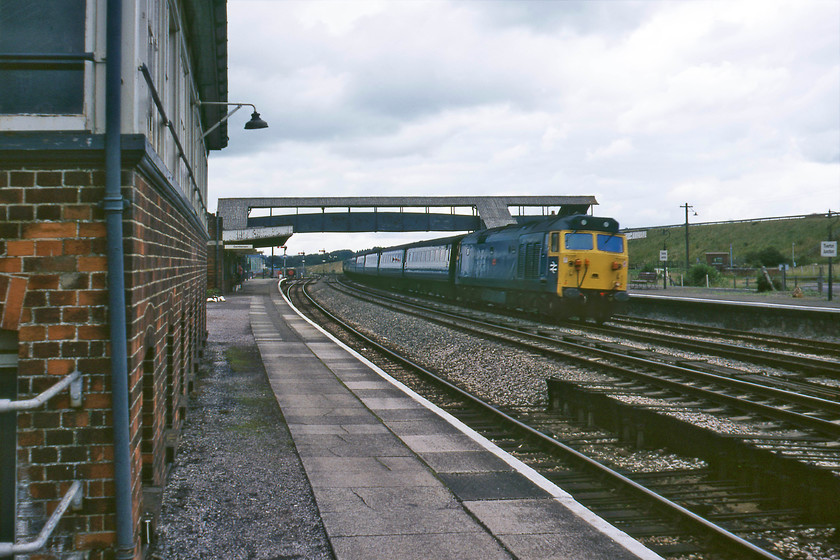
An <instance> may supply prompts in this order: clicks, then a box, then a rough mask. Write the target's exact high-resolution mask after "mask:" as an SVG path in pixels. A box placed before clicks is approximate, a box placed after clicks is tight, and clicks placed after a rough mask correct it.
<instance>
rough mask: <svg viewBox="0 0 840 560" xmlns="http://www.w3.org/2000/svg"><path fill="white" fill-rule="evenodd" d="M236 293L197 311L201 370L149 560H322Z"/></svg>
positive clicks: (309, 506) (328, 552)
mask: <svg viewBox="0 0 840 560" xmlns="http://www.w3.org/2000/svg"><path fill="white" fill-rule="evenodd" d="M266 289H267V288H266V284H264V283H263V284H262V285H259V284H258V283H252V284H246V285H245V289H244V290H243V291H242V292H239V293H238V294H236V295H234V296H231V297H229V298H228V299H227V301H226V302H219V303H208V304H207V326H208V330H209V339H208V345H207V348H206V353H205V356H206V357H205V363H204V364H203V367H202V370H201V372H200V373H199V375H198V377H197V379H196V383H195V393H194V394H193V395H192V396H191V398H190V405H189V410H188V413H187V418H186V422H185V425H184V427H183V432H182V438H181V444H180V445H179V447H178V452H177V455H176V459H175V463H174V465H173V467H172V470H171V472H170V476H169V481H168V483H167V485H166V487H165V489H164V493H163V509H162V512H161V518H160V522H159V526H158V530H157V542H156V543H155V544H154V545H153V548H152V550H151V552H152V556H151V557H152V558H160V559H166V560H176V559H212V558H218V559H224V560H238V559H261V560H280V559H284V560H287V559H288V560H291V559H304V558H305V559H315V560H320V559H324V560H326V559H331V558H334V556H333V553H332V549H331V547H330V544H329V542H328V541H327V538H326V534H325V532H324V528H323V525H322V524H321V518H320V515H319V513H318V509H317V507H316V505H315V501H314V499H313V497H312V491H311V488H310V486H309V481H308V479H307V478H306V474H305V473H304V470H303V467H302V465H301V463H300V458H299V457H298V455H297V452H296V450H295V447H294V443H293V442H292V439H291V437H290V435H289V432H288V429H287V427H286V423H285V421H284V419H283V415H282V413H281V412H280V408H279V407H278V405H277V401H276V400H275V399H274V395H273V393H272V392H271V388H270V387H269V385H268V381H267V379H266V375H265V371H264V369H263V365H262V362H261V360H260V355H259V352H258V350H257V347H256V344H255V343H254V338H253V335H252V334H251V327H250V322H249V318H248V314H249V308H250V298H251V295H252V294H256V293H258V292H259V293H262V292H263V290H266Z"/></svg>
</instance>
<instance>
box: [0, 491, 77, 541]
mask: <svg viewBox="0 0 840 560" xmlns="http://www.w3.org/2000/svg"><path fill="white" fill-rule="evenodd" d="M81 500H82V483H81V482H79V481H78V480H76V481H74V482H73V484H71V485H70V490H68V491H67V493H66V494H65V495H64V498H62V499H61V503H59V504H58V507H57V508H56V510H55V511H54V512H53V514H52V515H51V516H50V518H49V519H48V520H47V523H46V524H45V525H44V527H43V528H42V529H41V532H40V533H38V538H37V539H35V540H34V541H31V542H27V543H12V542H0V556H12V555H14V554H26V553H28V552H35V551H36V550H41V549H42V548H44V546H45V545H46V544H47V539H49V538H50V536H51V535H52V533H53V531H54V530H55V528H56V526H58V522H59V521H61V518H62V516H63V515H64V512H66V511H67V508H69V507H70V505H71V503H72V504H73V507H74V509H75V508H79V507H81V505H82V504H81Z"/></svg>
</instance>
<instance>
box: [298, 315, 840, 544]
mask: <svg viewBox="0 0 840 560" xmlns="http://www.w3.org/2000/svg"><path fill="white" fill-rule="evenodd" d="M404 304H405V302H401V303H400V307H403V308H404V307H405V305H404ZM306 305H307V306H309V307H311V305H312V304H309V303H307V304H306ZM400 311H401V312H405V309H401V310H400ZM313 313H315V314H322V311H313ZM330 320H331V321H332V320H334V319H330ZM435 320H436V321H440V320H441V319H440V318H437V319H435ZM463 320H464V319H463V318H459V319H458V320H457V321H455V322H454V323H452V324H450V327H452V328H455V327H457V328H464V327H463V325H462V326H460V327H458V326H457V325H456V324H455V323H457V322H459V321H463ZM505 328H509V327H505ZM354 336H358V335H354ZM481 336H486V334H482V335H481ZM537 336H541V335H537ZM508 343H511V342H510V341H508ZM363 344H364V346H365V347H373V346H374V344H375V341H373V340H371V339H370V338H369V337H368V338H367V339H366V340H365V342H364V343H363ZM388 352H389V353H390V352H391V351H388ZM392 358H393V356H392ZM412 367H415V366H412ZM397 376H398V377H404V375H397ZM404 382H405V380H404ZM414 383H417V382H414ZM422 383H424V384H425V383H427V382H425V381H424V382H422ZM436 383H440V382H436ZM444 384H445V385H447V386H448V388H447V391H448V393H447V395H446V396H444V397H440V398H439V399H438V400H440V401H441V406H443V407H444V408H446V409H448V410H450V412H453V414H455V415H456V416H459V417H461V418H462V419H463V420H464V421H465V422H467V423H468V424H469V425H471V426H472V427H474V428H476V429H478V430H479V431H481V432H483V433H485V434H487V435H488V436H490V437H491V439H494V441H496V442H497V443H499V444H500V445H501V446H502V447H504V448H506V449H508V450H509V451H510V452H512V453H513V454H515V455H517V456H519V457H520V458H521V459H523V460H524V461H526V462H527V463H529V464H532V466H534V467H535V468H537V470H540V471H541V472H543V473H544V474H546V476H547V477H548V478H549V479H552V480H554V481H555V482H556V483H557V484H558V485H560V486H561V487H563V488H564V489H566V490H569V491H571V492H572V493H573V494H574V495H576V497H577V498H578V499H579V500H580V501H582V502H583V503H585V504H586V505H587V506H588V507H590V508H591V509H593V510H595V511H596V512H598V513H599V514H601V515H602V516H603V517H605V518H607V519H608V520H609V521H611V522H612V523H614V524H615V525H617V526H619V527H620V528H622V529H624V530H625V531H626V532H628V533H629V534H631V535H634V536H636V537H637V538H639V539H640V540H642V541H643V542H645V543H646V544H649V546H651V547H652V548H654V549H656V550H657V551H658V552H660V553H661V554H663V555H665V556H668V557H672V558H683V557H686V556H685V555H687V554H698V553H700V554H701V556H700V557H703V558H747V557H756V558H774V557H775V556H773V554H770V553H768V552H766V551H764V550H762V549H761V547H759V546H756V545H754V544H752V543H750V542H749V540H746V539H744V538H742V537H737V536H736V535H735V534H734V533H738V534H741V535H746V536H747V537H748V538H750V539H752V540H756V541H758V542H761V541H762V539H764V540H767V542H772V541H774V539H775V540H779V539H780V538H781V537H778V538H777V537H773V536H768V534H767V529H768V528H769V527H772V528H774V529H772V530H773V531H775V532H777V533H778V532H783V531H785V530H793V531H801V530H803V528H804V527H808V528H810V529H812V530H816V531H820V530H825V529H826V526H825V525H820V524H816V523H814V522H812V521H811V522H809V521H807V518H808V514H807V512H804V511H801V510H797V509H796V508H791V507H786V506H780V505H778V504H779V503H780V502H779V500H778V499H776V498H772V497H770V494H769V493H765V492H756V491H755V489H754V488H753V487H751V486H750V485H749V484H746V485H745V484H742V483H739V482H738V481H736V480H734V479H731V478H727V477H721V476H720V473H719V472H716V469H714V468H710V467H708V466H697V465H696V464H695V465H692V466H691V468H686V469H684V470H674V469H670V470H667V471H666V472H645V473H640V474H637V475H634V476H633V479H632V480H631V479H630V478H628V477H627V476H624V475H623V474H621V473H617V472H615V473H614V474H618V475H619V476H618V477H617V479H618V480H621V479H622V478H623V479H626V480H625V481H623V482H621V483H616V482H612V483H610V485H608V486H606V487H605V486H604V485H603V483H602V482H601V480H602V479H603V478H604V477H608V478H612V477H613V473H611V474H609V475H608V474H605V473H607V472H609V471H615V469H609V468H602V467H603V466H599V467H593V466H592V464H593V463H597V461H594V460H592V459H591V458H590V457H588V456H586V454H584V453H583V452H582V451H580V450H581V449H583V450H590V451H592V450H595V451H594V453H595V455H598V454H604V453H605V451H604V449H605V448H609V447H613V446H617V447H618V448H620V449H622V451H619V452H618V453H619V454H621V453H627V452H628V451H627V450H626V447H622V446H623V445H624V443H623V442H622V441H621V438H620V437H617V436H615V435H614V434H610V433H609V432H604V431H603V430H600V429H598V428H597V427H596V426H595V425H594V424H590V425H586V424H587V422H584V425H583V426H581V425H580V424H579V423H572V424H569V421H568V420H565V419H562V418H561V417H560V416H559V415H558V414H557V413H556V412H552V411H546V410H545V409H544V408H541V407H518V408H515V409H510V408H509V409H507V410H502V411H500V412H501V414H502V415H503V417H507V418H506V419H505V420H504V422H505V423H506V425H505V426H504V427H500V426H499V424H498V422H499V421H498V420H495V419H494V420H488V414H490V412H488V410H491V409H493V408H494V407H489V408H488V406H489V405H487V404H486V403H481V404H476V402H475V398H474V397H467V396H463V395H461V394H460V393H461V392H462V391H460V389H457V388H453V387H450V386H449V385H451V384H449V383H448V382H444ZM456 389H457V392H458V393H459V396H458V397H457V399H467V401H468V404H463V403H462V402H461V401H460V400H457V401H456V400H455V399H454V398H453V397H452V394H451V391H453V390H456ZM420 392H421V393H422V394H424V396H427V397H428V389H427V388H423V390H421V391H420ZM476 407H478V411H477V409H476ZM492 414H493V415H494V416H495V415H498V414H499V412H498V411H494V412H492ZM561 440H562V441H564V442H565V443H564V444H560V445H558V444H559V443H560V441H561ZM547 446H548V447H551V448H555V449H563V453H564V454H569V455H570V456H571V457H573V458H571V459H570V458H568V457H566V458H564V459H562V460H561V459H559V458H558V456H557V455H556V453H558V451H551V452H549V453H547V452H546V451H545V448H546V447H547ZM565 448H568V449H565ZM569 462H571V464H573V465H577V464H578V463H583V464H584V465H587V467H586V468H587V469H589V468H597V469H598V474H591V473H589V474H582V473H581V472H580V467H579V466H574V467H572V466H569V464H570V463H569ZM604 469H605V470H604ZM593 477H594V478H593ZM616 485H617V486H616ZM652 488H655V490H651V489H652ZM619 495H620V496H622V497H621V498H620V499H619V498H618V497H617V496H619ZM654 495H655V496H659V497H660V498H661V497H662V496H670V497H669V498H663V499H662V500H659V498H653V497H652V496H654ZM651 500H652V501H651ZM619 503H620V504H622V505H620V506H618V505H617V504H619ZM679 504H683V505H679ZM674 506H677V507H676V508H674ZM663 509H666V510H669V511H670V512H671V513H669V514H667V515H665V516H664V517H663V515H662V513H661V511H662V510H663ZM673 511H680V512H681V513H680V517H681V519H680V521H679V522H677V524H676V525H675V524H674V521H673V519H674V517H673V516H675V515H676V514H675V513H673ZM698 511H699V512H705V513H706V514H707V516H706V517H708V518H706V517H703V516H702V515H700V514H698V513H697V512H698ZM695 518H696V519H695ZM710 519H715V521H714V522H713V521H710ZM721 521H723V524H725V525H726V526H727V527H730V528H731V529H732V530H733V531H734V532H733V533H731V532H730V530H729V529H723V528H721V527H720V525H718V524H717V523H719V522H721ZM685 523H688V524H689V525H691V526H693V529H692V531H691V535H690V536H687V534H686V533H685V531H684V530H683V529H682V528H681V527H682V526H683V524H685ZM706 524H708V526H706ZM730 535H731V537H730ZM709 542H714V543H717V544H714V545H709ZM721 543H726V544H721ZM732 547H736V549H737V551H736V552H734V553H733V552H731V551H732V550H733V548H732ZM727 550H728V551H729V552H725V551H727ZM692 557H697V556H692Z"/></svg>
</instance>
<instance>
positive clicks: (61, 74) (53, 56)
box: [0, 0, 93, 115]
mask: <svg viewBox="0 0 840 560" xmlns="http://www.w3.org/2000/svg"><path fill="white" fill-rule="evenodd" d="M85 16H86V14H85V0H0V114H5V115H9V114H46V115H72V114H81V113H82V112H83V110H84V73H85V68H84V64H85V62H84V61H85V60H92V59H93V57H92V55H91V54H90V53H85V52H84V51H85Z"/></svg>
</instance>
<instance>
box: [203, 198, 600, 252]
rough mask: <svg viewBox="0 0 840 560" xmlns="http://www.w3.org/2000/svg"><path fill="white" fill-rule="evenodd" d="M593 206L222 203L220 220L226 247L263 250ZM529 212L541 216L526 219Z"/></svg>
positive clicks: (471, 227) (549, 201) (551, 202)
mask: <svg viewBox="0 0 840 560" xmlns="http://www.w3.org/2000/svg"><path fill="white" fill-rule="evenodd" d="M595 204H598V202H597V201H596V200H595V197H594V196H369V197H368V196H363V197H279V198H222V199H219V204H218V211H217V216H218V217H219V218H220V220H221V226H222V241H223V243H224V244H225V245H250V246H251V247H254V248H259V247H270V246H279V245H284V244H285V243H286V241H287V240H288V239H289V238H290V237H291V236H292V235H293V234H295V233H316V232H377V231H388V232H410V231H442V232H444V231H475V230H478V229H484V228H492V227H499V226H504V225H509V224H513V223H517V222H521V221H525V220H529V219H531V220H532V219H534V218H539V217H540V216H541V215H542V216H549V215H551V214H555V215H561V216H562V215H568V214H575V213H585V212H588V211H589V209H590V208H591V207H592V206H593V205H595ZM511 208H517V209H519V210H520V211H519V213H518V215H516V216H514V215H513V214H511ZM525 209H528V210H532V211H533V210H534V209H536V210H539V211H540V213H537V214H536V215H534V214H531V215H526V214H525V213H524V211H523V210H525Z"/></svg>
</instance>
